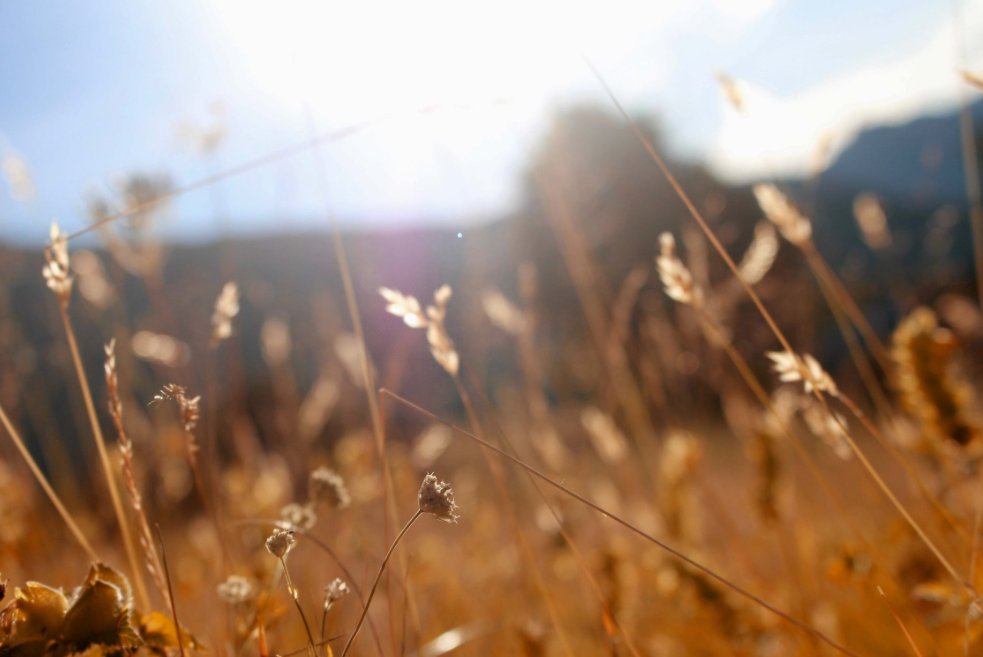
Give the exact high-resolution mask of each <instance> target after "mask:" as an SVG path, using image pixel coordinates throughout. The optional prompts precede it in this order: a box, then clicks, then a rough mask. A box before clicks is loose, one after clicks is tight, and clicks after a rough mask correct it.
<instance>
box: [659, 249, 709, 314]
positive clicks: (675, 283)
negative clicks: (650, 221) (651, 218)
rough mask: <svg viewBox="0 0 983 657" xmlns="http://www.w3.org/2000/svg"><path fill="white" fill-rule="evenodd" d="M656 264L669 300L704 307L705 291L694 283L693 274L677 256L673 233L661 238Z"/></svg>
mask: <svg viewBox="0 0 983 657" xmlns="http://www.w3.org/2000/svg"><path fill="white" fill-rule="evenodd" d="M655 264H656V266H657V268H658V270H659V278H660V279H662V285H663V286H665V290H666V294H667V295H669V298H671V299H675V300H676V301H678V302H680V303H685V304H689V305H692V306H696V307H700V306H702V305H703V290H702V289H700V287H699V286H698V285H697V284H696V283H695V282H694V281H693V274H691V273H690V270H689V268H687V267H686V265H684V264H683V261H682V260H680V259H679V256H678V255H677V254H676V240H675V238H673V236H672V233H662V235H660V236H659V255H658V256H657V257H656V259H655Z"/></svg>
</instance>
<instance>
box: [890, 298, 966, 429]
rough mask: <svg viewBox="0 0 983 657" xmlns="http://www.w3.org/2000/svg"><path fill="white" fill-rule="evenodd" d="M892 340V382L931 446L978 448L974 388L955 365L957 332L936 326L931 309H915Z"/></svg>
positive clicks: (936, 322) (901, 324) (895, 332)
mask: <svg viewBox="0 0 983 657" xmlns="http://www.w3.org/2000/svg"><path fill="white" fill-rule="evenodd" d="M892 342H893V345H892V349H891V356H892V358H893V360H894V363H895V366H896V376H895V378H894V384H895V386H896V388H897V389H898V391H899V392H900V394H901V401H902V403H903V404H904V406H905V408H906V409H907V410H908V412H910V413H911V414H912V415H914V416H915V417H916V418H918V420H919V421H920V424H921V426H922V429H923V430H924V431H925V433H926V434H927V435H928V437H929V439H930V446H932V447H943V446H945V445H949V446H954V447H957V448H965V447H967V446H969V445H973V446H974V448H978V447H979V443H980V439H981V438H983V431H981V429H980V426H979V423H978V420H977V419H976V417H975V416H974V415H973V413H972V409H973V393H972V388H971V387H970V385H969V383H968V382H966V381H965V380H964V379H963V377H962V376H960V374H959V372H958V371H957V368H956V367H955V362H954V358H953V356H954V355H955V354H956V349H957V344H956V339H955V336H954V335H953V334H952V333H951V332H950V331H948V330H947V329H944V328H942V327H940V326H939V324H938V320H937V318H936V316H935V313H934V312H932V311H931V310H929V309H928V308H918V309H916V310H914V311H913V312H912V313H911V314H910V315H908V316H907V317H905V318H904V320H902V322H901V323H900V324H899V325H898V328H897V329H895V331H894V335H893V336H892Z"/></svg>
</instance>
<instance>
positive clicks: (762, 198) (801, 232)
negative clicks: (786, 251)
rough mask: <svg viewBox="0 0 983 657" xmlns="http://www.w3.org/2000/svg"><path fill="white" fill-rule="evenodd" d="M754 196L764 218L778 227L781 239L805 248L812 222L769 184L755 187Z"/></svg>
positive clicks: (810, 232)
mask: <svg viewBox="0 0 983 657" xmlns="http://www.w3.org/2000/svg"><path fill="white" fill-rule="evenodd" d="M754 196H755V198H756V199H758V205H759V206H761V211H762V212H764V213H765V217H767V218H768V221H770V222H771V223H773V224H775V226H777V227H778V230H779V231H781V233H782V237H784V238H785V239H787V240H788V241H789V242H791V243H792V244H795V245H796V246H805V245H806V244H807V243H808V242H809V241H810V240H812V222H810V221H809V219H808V218H806V217H805V215H803V214H802V213H801V212H799V210H798V208H796V207H795V205H793V204H792V202H791V201H790V200H789V199H788V197H787V196H785V194H783V193H782V192H781V191H779V189H778V188H777V187H775V186H774V185H772V184H770V183H762V184H759V185H755V186H754Z"/></svg>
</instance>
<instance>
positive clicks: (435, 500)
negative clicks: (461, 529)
mask: <svg viewBox="0 0 983 657" xmlns="http://www.w3.org/2000/svg"><path fill="white" fill-rule="evenodd" d="M417 502H419V505H420V511H422V512H423V513H429V514H431V515H434V516H436V517H437V518H439V519H440V520H443V521H444V522H457V519H458V518H459V517H460V516H459V515H458V514H457V504H456V503H455V502H454V491H453V490H451V485H450V484H448V483H447V482H445V481H438V480H437V477H436V476H435V475H434V474H433V473H430V474H428V475H427V476H426V477H424V478H423V483H422V484H420V493H419V494H418V495H417Z"/></svg>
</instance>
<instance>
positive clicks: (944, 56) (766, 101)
mask: <svg viewBox="0 0 983 657" xmlns="http://www.w3.org/2000/svg"><path fill="white" fill-rule="evenodd" d="M960 24H961V27H960V32H961V33H962V34H978V33H980V31H981V29H983V10H980V9H976V8H974V9H973V10H972V12H971V13H967V14H965V15H964V16H963V17H962V19H961V21H960ZM956 44H957V41H956V35H955V32H954V30H953V26H952V22H951V21H946V22H945V23H944V24H941V25H939V26H938V27H937V28H936V29H935V30H934V31H933V32H932V33H931V36H930V37H929V38H928V39H925V40H920V41H917V42H914V43H912V44H911V47H910V49H909V50H908V51H907V52H906V53H905V54H904V55H903V56H902V57H900V58H898V59H894V60H891V61H888V62H879V63H872V64H867V65H862V66H859V67H857V68H854V69H852V70H850V71H847V72H844V73H842V74H840V75H837V76H835V77H832V78H829V79H827V80H825V81H823V82H821V83H819V84H817V85H814V86H812V87H810V88H808V89H805V90H803V91H802V92H800V93H796V94H792V95H787V96H779V95H777V94H774V93H772V92H770V91H769V90H768V89H764V88H761V87H758V86H755V85H754V84H753V83H750V82H744V83H742V84H741V88H742V92H743V94H744V97H745V101H746V105H747V112H746V113H745V114H739V113H738V112H737V111H736V110H734V109H733V108H731V107H730V106H729V105H728V106H727V108H726V110H725V113H724V118H723V122H722V124H721V127H720V130H719V132H718V134H717V136H716V139H715V140H714V141H713V143H712V145H711V146H710V148H709V150H708V152H707V157H708V160H709V162H710V165H711V166H712V167H713V168H714V169H715V170H716V171H717V172H718V173H719V174H721V175H722V176H724V177H726V178H728V179H731V180H734V181H746V180H750V179H760V178H765V177H769V176H771V175H776V174H782V175H789V174H792V175H802V174H805V173H807V172H808V170H809V169H810V167H811V166H812V163H813V162H814V161H815V158H816V154H817V149H818V148H820V147H821V145H822V144H824V143H825V144H829V145H830V146H831V148H832V152H831V153H830V155H831V156H834V157H835V155H836V152H837V151H838V150H839V149H841V148H842V147H844V146H845V145H846V144H848V143H849V142H850V140H851V139H852V138H853V137H854V136H855V135H856V134H857V133H858V132H859V131H860V130H862V129H863V128H864V127H865V126H868V125H878V124H885V123H899V122H904V121H908V120H910V119H912V118H914V117H916V116H919V115H923V114H927V113H932V112H937V111H941V110H945V109H948V108H951V107H953V106H954V105H956V104H957V103H958V100H959V96H960V92H961V91H963V90H964V89H963V88H962V85H964V84H965V83H963V82H962V81H961V80H960V78H959V75H958V69H959V66H960V64H959V60H958V58H957V46H956ZM968 56H969V59H970V61H974V60H973V58H974V57H976V56H977V53H973V52H970V53H968ZM977 61H978V60H977Z"/></svg>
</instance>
